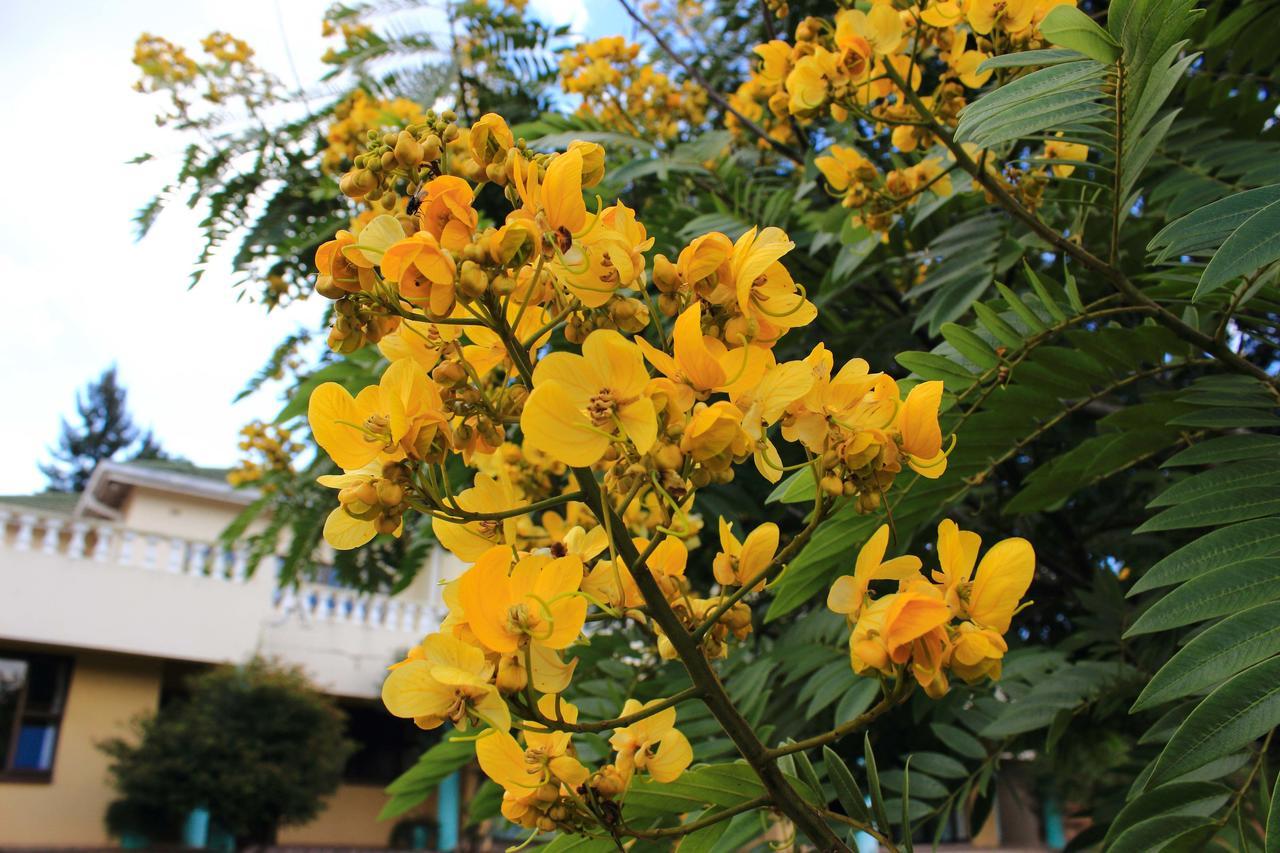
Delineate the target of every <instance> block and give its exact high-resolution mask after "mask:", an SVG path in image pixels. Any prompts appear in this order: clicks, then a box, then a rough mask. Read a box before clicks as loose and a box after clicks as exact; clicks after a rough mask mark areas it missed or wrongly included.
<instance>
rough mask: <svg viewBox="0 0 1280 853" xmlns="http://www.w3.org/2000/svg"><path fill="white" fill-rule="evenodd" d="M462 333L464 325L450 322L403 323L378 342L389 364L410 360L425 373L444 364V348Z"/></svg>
mask: <svg viewBox="0 0 1280 853" xmlns="http://www.w3.org/2000/svg"><path fill="white" fill-rule="evenodd" d="M461 333H462V327H461V326H455V325H453V324H449V323H441V324H436V323H424V322H422V321H419V320H401V321H400V324H399V325H397V326H396V328H395V330H394V331H392V332H391V333H390V334H387V335H384V336H383V337H382V339H381V340H379V341H378V351H379V352H381V353H382V355H383V357H385V358H386V359H387V360H388V361H399V360H400V359H402V358H410V359H413V360H414V361H415V362H417V364H418V366H419V367H421V368H422V369H423V370H431V368H433V367H435V366H436V365H437V364H439V363H440V356H441V352H442V351H443V350H444V348H445V347H446V346H448V345H449V343H450V342H452V341H455V340H457V339H458V336H459V335H460V334H461Z"/></svg>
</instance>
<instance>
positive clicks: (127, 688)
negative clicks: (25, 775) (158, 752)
mask: <svg viewBox="0 0 1280 853" xmlns="http://www.w3.org/2000/svg"><path fill="white" fill-rule="evenodd" d="M160 675H161V662H160V661H158V660H154V659H148V658H136V657H125V656H121V655H108V654H98V653H95V652H82V653H79V654H77V655H76V656H75V664H74V666H73V667H72V670H71V689H70V692H69V693H68V695H67V705H66V711H65V713H64V715H63V718H62V728H61V730H60V731H59V733H58V744H57V751H56V753H55V755H54V765H53V780H52V782H49V783H38V782H4V781H2V780H0V844H2V845H21V844H30V845H37V844H39V845H73V844H74V845H100V844H107V843H109V840H108V838H107V833H106V829H105V828H104V826H103V822H102V817H103V815H104V814H105V812H106V808H107V803H109V802H110V801H111V800H112V798H113V796H112V789H111V787H110V785H109V784H108V781H107V764H108V760H107V756H105V755H104V754H103V753H102V752H101V751H99V750H98V748H97V747H96V746H95V744H97V743H99V742H100V741H103V740H107V739H109V738H112V737H118V736H120V735H124V734H127V733H128V732H129V730H130V728H129V722H130V720H131V719H132V718H133V717H135V716H137V715H139V714H145V713H149V712H152V711H154V710H155V708H156V706H157V704H158V703H159V701H160Z"/></svg>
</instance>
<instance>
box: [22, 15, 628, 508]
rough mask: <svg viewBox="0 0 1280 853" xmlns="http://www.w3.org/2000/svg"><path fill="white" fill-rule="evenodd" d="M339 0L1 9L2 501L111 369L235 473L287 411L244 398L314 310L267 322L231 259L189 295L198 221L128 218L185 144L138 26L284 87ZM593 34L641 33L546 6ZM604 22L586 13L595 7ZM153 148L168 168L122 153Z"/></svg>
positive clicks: (176, 434) (307, 70) (168, 436)
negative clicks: (142, 52) (245, 299)
mask: <svg viewBox="0 0 1280 853" xmlns="http://www.w3.org/2000/svg"><path fill="white" fill-rule="evenodd" d="M329 2H330V0H279V2H273V0H216V2H212V0H204V2H194V1H193V0H184V2H180V3H175V2H172V0H163V2H162V0H146V1H145V2H144V0H130V2H128V3H101V2H89V0H71V2H63V3H60V4H58V6H57V11H56V14H51V13H50V7H47V6H45V5H44V4H42V3H35V2H16V0H0V48H2V49H0V92H4V96H3V103H4V115H5V118H4V126H5V127H6V128H7V130H6V131H5V133H4V134H3V135H0V175H2V176H3V178H2V179H0V187H2V188H3V195H4V203H3V204H0V287H2V288H3V291H2V292H3V297H2V298H3V303H2V304H3V308H2V309H0V318H2V319H0V323H2V326H0V369H2V370H3V373H4V378H5V382H4V392H5V396H6V402H5V404H4V408H5V410H6V411H5V413H4V415H3V416H2V417H0V447H3V448H4V453H3V454H0V494H13V493H21V492H29V491H36V490H39V489H41V488H42V487H43V484H44V479H43V477H42V475H41V474H40V473H39V471H38V469H37V467H36V465H37V463H38V462H39V461H40V460H42V459H44V458H45V457H46V455H47V454H46V448H47V447H48V446H50V445H51V444H53V443H54V441H55V439H56V437H57V433H58V424H59V419H60V418H61V417H63V416H65V415H68V414H69V413H70V412H71V411H72V405H73V400H74V395H75V393H76V391H77V389H79V388H80V387H81V386H82V385H83V384H84V383H85V382H86V381H87V380H89V379H91V378H93V377H96V376H97V375H98V374H99V373H100V372H101V371H102V370H103V369H104V368H106V367H107V366H108V365H110V364H111V363H113V362H114V363H115V364H117V365H118V367H119V371H120V377H121V379H122V381H123V382H124V384H125V385H126V386H127V388H128V390H129V403H130V407H131V409H132V411H133V414H134V418H135V420H136V421H137V422H138V423H139V424H140V426H142V427H144V428H145V427H151V428H154V430H155V432H156V434H157V436H158V437H159V439H160V440H161V441H162V442H163V444H164V445H165V447H166V448H167V449H169V450H170V451H172V452H176V453H179V454H182V455H183V456H186V457H188V458H190V459H192V460H193V461H195V462H197V463H200V464H207V465H230V464H232V463H233V462H234V461H235V459H236V457H237V451H236V440H237V438H236V433H237V431H238V430H239V428H240V426H241V425H242V424H244V423H245V422H246V421H248V420H250V419H252V418H254V417H270V416H271V415H273V414H274V413H275V412H276V411H277V410H278V408H279V400H278V398H277V396H276V395H277V394H278V393H279V392H278V389H271V390H269V391H267V392H263V393H260V394H258V395H255V396H254V397H251V398H250V399H248V400H245V401H243V402H241V403H239V404H236V405H234V406H233V405H232V404H231V401H232V398H233V397H234V396H235V395H236V393H237V392H238V391H239V390H240V389H241V388H242V387H243V385H244V383H245V381H246V380H247V379H248V378H249V377H250V376H252V375H253V374H254V373H255V372H256V371H257V370H258V368H259V367H261V365H262V364H263V362H264V361H265V359H266V358H267V356H268V355H269V354H270V352H271V350H272V348H273V347H274V345H275V344H276V343H277V342H278V341H279V340H280V339H281V338H282V337H283V336H284V335H285V334H287V333H288V332H290V331H293V330H294V329H296V328H297V327H298V326H300V325H314V324H315V323H316V321H317V318H318V317H319V312H320V310H321V308H322V306H321V305H319V304H318V300H310V301H309V302H308V303H302V304H300V305H298V306H295V307H292V308H288V309H285V310H282V311H275V312H272V313H271V314H270V315H267V314H266V313H265V312H264V311H263V310H262V308H261V307H259V306H256V305H252V304H248V303H237V302H236V301H235V298H234V297H235V291H234V290H233V288H232V279H231V276H230V273H229V271H228V270H227V269H226V267H225V265H218V266H217V267H216V268H215V269H213V270H211V271H210V272H209V273H208V274H207V275H206V276H205V278H204V280H203V281H202V282H201V284H200V285H199V286H198V287H196V288H195V289H194V290H188V289H187V282H188V276H189V275H190V272H191V265H192V260H193V259H194V258H195V256H196V253H197V251H198V250H199V245H200V243H199V232H198V229H197V226H196V223H197V222H198V220H199V217H198V216H197V215H196V214H194V213H191V212H189V211H187V210H186V209H185V208H182V207H179V208H174V209H172V210H170V211H169V212H167V213H166V214H165V215H164V216H163V217H162V218H161V219H160V222H159V224H158V225H157V226H156V227H155V228H154V229H153V230H152V232H151V234H150V235H148V237H147V238H146V239H144V240H143V241H141V242H136V241H135V240H134V226H133V223H132V222H131V219H132V217H133V215H134V213H135V212H136V211H137V210H138V208H139V207H141V206H142V205H143V204H144V203H145V202H146V201H147V200H148V199H149V198H150V196H151V194H152V193H153V192H154V190H155V189H156V188H157V187H159V186H160V185H161V184H162V183H163V182H164V181H165V180H166V179H167V178H168V177H170V176H171V175H172V174H173V173H174V171H175V163H176V159H175V158H176V155H177V153H178V152H179V151H180V149H181V144H182V143H181V141H180V140H179V139H178V137H177V136H176V135H175V134H174V133H172V132H170V131H167V130H164V129H158V128H156V127H155V125H154V123H153V121H152V117H153V115H154V114H155V112H156V111H157V110H158V109H159V108H160V106H161V105H160V103H158V102H159V101H160V100H162V99H163V96H162V95H156V96H144V95H140V94H137V93H135V92H134V91H133V90H132V88H131V87H132V84H133V82H134V80H135V79H136V74H135V69H134V67H133V65H132V64H131V62H130V59H131V56H132V47H133V42H134V40H135V39H136V37H137V35H138V33H139V32H140V31H143V30H145V31H148V32H151V33H155V34H157V35H162V36H164V37H166V38H169V39H171V40H173V41H176V42H178V43H180V44H183V45H186V46H188V47H189V48H190V49H191V50H192V52H193V53H194V52H195V48H197V47H198V41H199V39H200V38H201V37H203V36H204V35H206V34H207V33H209V32H210V31H211V30H215V29H222V30H226V31H228V32H230V33H232V34H234V35H236V36H238V37H240V38H243V39H245V40H246V41H248V42H249V43H250V44H251V45H252V46H253V47H254V49H255V50H256V51H257V53H258V60H259V62H260V63H261V64H262V65H263V66H264V67H266V68H267V69H268V70H270V71H272V72H273V73H275V74H276V75H277V76H279V77H280V78H281V79H282V80H285V81H287V82H291V81H292V79H293V72H292V70H291V69H290V66H289V63H288V60H287V58H286V41H287V47H288V51H289V52H291V53H292V57H293V61H294V66H295V67H296V68H297V73H298V75H299V76H300V77H301V79H302V80H303V81H304V83H308V82H311V81H314V80H315V79H317V78H318V77H319V75H320V74H321V73H322V71H323V66H322V64H321V63H320V61H319V57H320V55H321V54H322V53H323V51H324V40H323V39H322V38H321V36H320V20H321V16H322V13H323V10H324V9H325V7H326V6H327V5H329ZM533 5H534V8H535V9H537V10H539V12H540V14H541V15H542V16H543V17H544V19H553V20H557V21H561V22H573V23H575V24H576V25H577V29H578V30H579V31H582V30H583V29H584V26H585V28H586V29H587V30H588V31H589V32H590V34H591V35H593V36H594V35H599V34H601V33H605V32H624V31H629V28H628V27H625V26H624V24H623V19H622V18H621V16H620V13H619V12H618V9H617V6H616V5H613V4H612V3H610V2H609V0H536V2H535V3H534V4H533ZM588 9H590V10H591V12H592V14H591V15H590V18H589V19H588V15H587V10H588ZM142 152H150V153H152V154H155V155H157V156H158V157H159V159H158V161H157V162H155V163H152V164H147V165H144V166H130V165H126V161H128V160H129V159H131V158H132V157H134V156H136V155H138V154H140V153H142Z"/></svg>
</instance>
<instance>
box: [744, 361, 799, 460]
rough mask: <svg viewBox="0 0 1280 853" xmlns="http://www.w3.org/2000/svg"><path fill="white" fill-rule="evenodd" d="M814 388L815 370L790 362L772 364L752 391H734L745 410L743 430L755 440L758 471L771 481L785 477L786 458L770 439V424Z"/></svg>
mask: <svg viewBox="0 0 1280 853" xmlns="http://www.w3.org/2000/svg"><path fill="white" fill-rule="evenodd" d="M811 387H813V373H812V371H811V370H810V369H809V365H807V364H805V363H804V362H803V361H789V362H787V363H786V364H779V365H775V366H774V367H771V368H770V369H769V370H768V371H766V372H765V375H764V378H763V379H761V380H760V381H759V383H757V384H756V385H755V386H754V387H750V388H749V390H746V391H743V392H739V393H738V394H736V395H735V394H731V397H732V398H733V402H734V403H735V404H736V405H737V406H738V407H739V408H740V409H742V410H743V413H742V430H743V432H745V433H746V435H747V437H748V438H750V439H751V442H752V445H753V451H752V452H753V455H754V458H755V463H756V470H757V471H759V472H760V475H761V476H762V477H764V478H765V479H766V480H768V481H769V482H771V483H776V482H778V480H780V479H782V473H783V468H782V457H781V456H779V455H778V449H777V448H776V447H774V445H773V441H771V440H770V439H769V434H768V431H769V427H771V426H773V424H774V423H776V422H777V420H778V418H780V417H782V414H783V412H785V411H786V410H787V407H788V406H790V405H791V404H792V403H794V402H795V401H796V400H798V399H800V398H801V397H803V396H804V395H805V394H807V393H809V389H810V388H811Z"/></svg>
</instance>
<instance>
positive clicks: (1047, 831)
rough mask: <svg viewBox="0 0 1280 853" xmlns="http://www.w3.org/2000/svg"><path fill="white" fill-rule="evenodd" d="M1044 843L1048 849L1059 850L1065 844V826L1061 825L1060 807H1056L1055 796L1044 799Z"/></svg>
mask: <svg viewBox="0 0 1280 853" xmlns="http://www.w3.org/2000/svg"><path fill="white" fill-rule="evenodd" d="M1043 808H1044V843H1045V845H1046V846H1047V847H1048V848H1049V849H1050V850H1061V849H1062V848H1064V847H1066V846H1067V833H1066V827H1064V826H1063V821H1062V809H1060V808H1058V800H1057V798H1056V797H1053V796H1048V797H1045V799H1044V806H1043Z"/></svg>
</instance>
